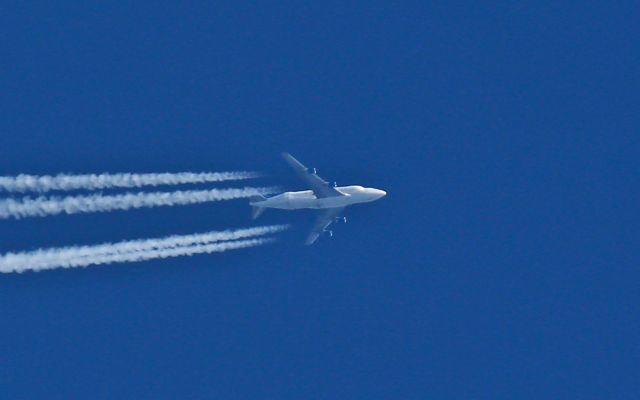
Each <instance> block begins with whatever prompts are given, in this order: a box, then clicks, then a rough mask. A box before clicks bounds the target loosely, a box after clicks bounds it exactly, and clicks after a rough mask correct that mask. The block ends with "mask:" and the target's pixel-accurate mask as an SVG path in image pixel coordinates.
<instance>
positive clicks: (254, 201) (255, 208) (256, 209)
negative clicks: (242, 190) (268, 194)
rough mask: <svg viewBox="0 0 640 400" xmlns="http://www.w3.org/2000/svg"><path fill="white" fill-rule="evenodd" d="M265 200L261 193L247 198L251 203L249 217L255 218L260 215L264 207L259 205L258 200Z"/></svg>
mask: <svg viewBox="0 0 640 400" xmlns="http://www.w3.org/2000/svg"><path fill="white" fill-rule="evenodd" d="M265 200H266V198H265V197H264V196H261V195H257V196H251V197H250V198H249V204H251V218H253V219H257V218H258V217H259V216H261V215H262V213H264V211H265V210H266V208H265V207H261V206H260V205H259V204H260V202H263V201H265Z"/></svg>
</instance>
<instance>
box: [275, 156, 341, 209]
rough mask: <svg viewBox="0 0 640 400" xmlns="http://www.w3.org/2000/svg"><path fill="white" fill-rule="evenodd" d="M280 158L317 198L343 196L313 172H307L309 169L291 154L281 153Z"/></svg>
mask: <svg viewBox="0 0 640 400" xmlns="http://www.w3.org/2000/svg"><path fill="white" fill-rule="evenodd" d="M282 157H284V159H285V160H286V161H287V162H288V163H289V165H291V167H292V168H293V169H294V170H295V171H296V173H297V174H298V175H299V176H300V177H301V178H302V179H303V180H304V181H305V182H306V183H307V184H308V185H309V186H310V187H311V190H313V193H314V194H315V195H316V197H317V198H319V199H322V198H325V197H337V196H344V195H343V194H342V193H340V192H338V191H337V190H336V189H335V188H333V187H331V185H329V183H328V182H326V181H325V180H324V179H322V178H320V177H319V176H318V175H316V174H315V173H313V172H309V169H308V168H307V167H305V166H304V165H302V163H301V162H300V161H298V160H296V159H295V158H293V156H292V155H291V154H289V153H282Z"/></svg>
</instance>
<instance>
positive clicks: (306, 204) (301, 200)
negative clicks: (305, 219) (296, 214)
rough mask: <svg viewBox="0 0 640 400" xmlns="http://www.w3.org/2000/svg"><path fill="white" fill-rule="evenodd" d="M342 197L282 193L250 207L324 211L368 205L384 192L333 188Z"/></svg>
mask: <svg viewBox="0 0 640 400" xmlns="http://www.w3.org/2000/svg"><path fill="white" fill-rule="evenodd" d="M335 189H336V190H337V191H338V192H340V193H341V194H342V195H343V196H334V197H324V198H320V199H319V198H317V197H316V196H315V194H314V193H313V191H311V190H303V191H299V192H284V193H282V194H279V195H276V196H273V197H270V198H268V199H266V200H262V201H255V202H251V205H252V206H257V207H265V208H279V209H283V210H299V209H302V208H313V209H324V208H338V207H346V206H350V205H352V204H358V203H368V202H371V201H375V200H378V199H380V198H382V197H384V196H385V195H386V194H387V193H386V192H385V191H384V190H380V189H374V188H366V187H362V186H358V185H353V186H341V187H336V188H335Z"/></svg>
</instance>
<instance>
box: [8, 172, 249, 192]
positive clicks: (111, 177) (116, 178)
mask: <svg viewBox="0 0 640 400" xmlns="http://www.w3.org/2000/svg"><path fill="white" fill-rule="evenodd" d="M260 176H261V174H260V173H258V172H245V171H234V172H200V173H194V172H178V173H159V174H129V173H123V174H85V175H68V174H59V175H55V176H51V175H43V176H38V175H25V174H20V175H18V176H0V190H4V191H7V192H40V193H42V192H48V191H51V190H77V189H87V190H99V189H111V188H136V187H143V186H159V185H181V184H188V183H210V182H223V181H234V180H245V179H252V178H258V177H260Z"/></svg>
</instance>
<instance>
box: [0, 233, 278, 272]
mask: <svg viewBox="0 0 640 400" xmlns="http://www.w3.org/2000/svg"><path fill="white" fill-rule="evenodd" d="M274 241H275V239H274V238H260V239H245V240H232V241H228V242H219V243H209V244H196V245H193V246H181V247H172V248H165V249H155V250H147V251H134V252H129V253H121V254H120V253H116V254H102V255H97V256H96V257H80V258H71V259H68V260H64V262H61V263H59V264H57V265H47V266H46V267H41V268H32V267H30V266H26V265H25V266H22V268H16V269H13V270H8V269H5V268H0V272H5V273H6V272H26V271H29V270H32V271H42V270H46V269H54V268H76V267H87V266H89V265H100V264H111V263H122V262H138V261H145V260H152V259H157V258H168V257H178V256H191V255H194V254H204V253H216V252H223V251H227V250H233V249H241V248H247V247H255V246H261V245H264V244H267V243H272V242H274Z"/></svg>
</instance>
